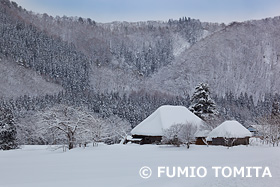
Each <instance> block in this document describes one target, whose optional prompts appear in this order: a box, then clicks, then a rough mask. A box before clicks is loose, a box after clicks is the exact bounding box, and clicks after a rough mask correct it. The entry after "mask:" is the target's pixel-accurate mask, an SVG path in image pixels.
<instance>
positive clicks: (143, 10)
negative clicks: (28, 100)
mask: <svg viewBox="0 0 280 187" xmlns="http://www.w3.org/2000/svg"><path fill="white" fill-rule="evenodd" d="M13 1H15V2H17V4H18V5H20V6H22V7H23V8H25V9H27V10H31V11H33V12H36V13H47V14H49V15H52V16H56V15H58V16H64V15H66V16H78V17H83V18H91V19H92V20H95V21H96V22H103V23H104V22H112V21H133V22H135V21H148V20H161V21H168V19H179V18H180V17H185V16H186V17H191V18H195V19H200V20H201V21H208V22H220V23H221V22H224V23H230V22H232V21H245V20H252V19H262V18H267V17H274V16H280V0H13Z"/></svg>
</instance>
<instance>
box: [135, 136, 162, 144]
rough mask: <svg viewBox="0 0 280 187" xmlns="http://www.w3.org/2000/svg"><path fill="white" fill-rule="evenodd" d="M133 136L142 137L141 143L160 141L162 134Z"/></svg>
mask: <svg viewBox="0 0 280 187" xmlns="http://www.w3.org/2000/svg"><path fill="white" fill-rule="evenodd" d="M132 137H133V138H141V139H142V140H141V141H140V144H153V143H160V142H161V139H162V136H145V135H132Z"/></svg>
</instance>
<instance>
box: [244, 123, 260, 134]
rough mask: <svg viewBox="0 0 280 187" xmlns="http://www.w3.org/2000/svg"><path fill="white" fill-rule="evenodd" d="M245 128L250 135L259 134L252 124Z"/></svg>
mask: <svg viewBox="0 0 280 187" xmlns="http://www.w3.org/2000/svg"><path fill="white" fill-rule="evenodd" d="M247 129H248V131H250V132H251V134H252V136H258V135H259V132H258V130H257V128H256V127H254V126H253V125H250V126H249V127H248V128H247Z"/></svg>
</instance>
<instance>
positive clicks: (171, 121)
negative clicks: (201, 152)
mask: <svg viewBox="0 0 280 187" xmlns="http://www.w3.org/2000/svg"><path fill="white" fill-rule="evenodd" d="M186 123H191V124H193V125H196V126H197V127H198V129H199V127H201V126H203V125H204V124H203V123H204V122H203V121H202V120H201V119H200V118H199V117H197V116H196V115H195V114H193V113H192V112H191V111H189V110H188V109H187V108H186V107H184V106H170V105H164V106H161V107H159V108H158V109H157V110H156V111H155V112H153V113H152V114H151V115H150V116H149V117H147V118H146V119H145V120H144V121H142V122H141V123H140V124H139V125H137V126H136V127H135V128H134V129H132V131H131V133H132V134H133V135H147V136H163V131H164V130H166V129H168V128H169V127H171V126H172V125H175V124H186Z"/></svg>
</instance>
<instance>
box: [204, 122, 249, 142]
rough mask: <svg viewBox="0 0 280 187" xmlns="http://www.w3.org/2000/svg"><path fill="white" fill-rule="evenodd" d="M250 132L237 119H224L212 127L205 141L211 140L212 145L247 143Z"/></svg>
mask: <svg viewBox="0 0 280 187" xmlns="http://www.w3.org/2000/svg"><path fill="white" fill-rule="evenodd" d="M251 136H252V134H251V132H250V131H249V130H248V129H246V128H245V127H244V126H243V125H241V124H240V123H239V122H237V121H225V122H223V123H222V124H221V125H219V126H218V127H216V128H215V129H213V130H212V131H211V132H210V133H209V135H208V137H207V141H210V142H211V141H212V145H224V146H235V145H248V144H249V138H250V137H251Z"/></svg>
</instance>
